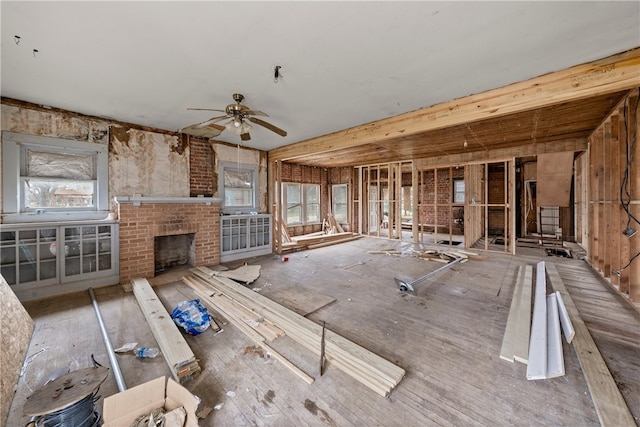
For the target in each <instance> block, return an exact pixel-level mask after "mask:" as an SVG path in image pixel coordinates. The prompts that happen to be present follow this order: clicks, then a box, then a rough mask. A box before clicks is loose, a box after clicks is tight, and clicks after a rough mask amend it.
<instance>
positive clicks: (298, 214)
mask: <svg viewBox="0 0 640 427" xmlns="http://www.w3.org/2000/svg"><path fill="white" fill-rule="evenodd" d="M300 223H302V206H300V205H293V206H289V207H287V224H300Z"/></svg>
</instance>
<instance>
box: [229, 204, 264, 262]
mask: <svg viewBox="0 0 640 427" xmlns="http://www.w3.org/2000/svg"><path fill="white" fill-rule="evenodd" d="M220 228H221V230H220V236H221V237H220V238H221V242H220V261H221V262H227V261H233V260H237V259H242V258H249V257H254V256H258V255H266V254H270V253H271V252H272V249H271V215H270V214H257V215H223V216H222V217H221V218H220Z"/></svg>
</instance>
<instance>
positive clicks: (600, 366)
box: [547, 263, 636, 426]
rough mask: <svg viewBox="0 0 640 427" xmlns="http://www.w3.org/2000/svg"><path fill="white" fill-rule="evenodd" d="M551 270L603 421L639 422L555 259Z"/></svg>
mask: <svg viewBox="0 0 640 427" xmlns="http://www.w3.org/2000/svg"><path fill="white" fill-rule="evenodd" d="M547 272H548V273H549V281H550V282H551V286H552V287H553V289H554V290H555V291H558V292H560V294H561V295H562V299H563V301H564V303H565V306H566V308H567V312H568V313H569V317H570V318H571V322H572V323H573V326H574V328H575V337H574V339H573V348H574V349H575V351H576V355H577V356H578V361H579V363H580V367H581V368H582V372H583V373H584V378H585V380H586V382H587V387H588V388H589V393H590V394H591V399H592V400H593V404H594V406H595V408H596V413H597V414H598V419H599V420H600V424H601V425H603V426H633V425H635V423H636V422H635V420H634V419H633V415H631V412H630V411H629V408H628V406H627V404H626V402H625V401H624V398H623V397H622V394H621V393H620V389H618V386H617V384H616V382H615V380H614V379H613V377H612V376H611V372H609V368H608V367H607V365H606V363H605V361H604V359H603V358H602V355H601V354H600V350H598V347H597V346H596V343H595V342H594V341H593V337H592V336H591V334H590V333H589V329H588V328H587V325H586V324H585V323H584V321H583V320H582V317H581V316H580V312H579V311H578V308H577V307H576V305H575V303H574V302H573V299H572V298H571V295H570V294H569V292H568V291H567V288H566V287H565V285H564V282H563V281H562V278H561V277H560V274H559V273H558V271H557V270H556V267H555V265H554V264H553V263H548V265H547Z"/></svg>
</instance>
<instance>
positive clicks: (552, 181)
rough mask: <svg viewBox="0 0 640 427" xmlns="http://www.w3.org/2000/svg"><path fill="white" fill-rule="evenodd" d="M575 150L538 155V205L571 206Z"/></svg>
mask: <svg viewBox="0 0 640 427" xmlns="http://www.w3.org/2000/svg"><path fill="white" fill-rule="evenodd" d="M572 176H573V152H572V151H569V152H564V153H551V154H539V155H538V182H537V190H536V191H537V195H536V197H537V201H536V202H537V204H538V206H547V207H548V206H559V207H569V206H570V201H571V200H570V199H571V197H570V196H571V177H572Z"/></svg>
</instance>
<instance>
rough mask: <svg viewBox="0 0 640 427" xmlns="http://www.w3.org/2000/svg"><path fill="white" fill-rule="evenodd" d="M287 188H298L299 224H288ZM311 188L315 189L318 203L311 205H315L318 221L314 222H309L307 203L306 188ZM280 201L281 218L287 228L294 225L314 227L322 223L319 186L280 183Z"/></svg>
mask: <svg viewBox="0 0 640 427" xmlns="http://www.w3.org/2000/svg"><path fill="white" fill-rule="evenodd" d="M288 186H296V187H298V189H299V190H298V191H299V194H300V221H299V222H290V221H289V215H288V211H289V210H288V204H289V203H288V201H287V191H288V188H287V187H288ZM310 187H313V188H315V189H316V194H317V195H318V201H317V202H316V203H313V205H317V207H318V208H317V212H318V219H317V220H316V221H312V220H309V214H310V210H309V209H308V207H309V205H311V204H312V203H309V201H308V193H309V191H308V188H310ZM281 190H282V201H281V209H282V218H283V220H284V222H285V224H286V225H287V226H289V227H291V226H296V225H314V224H321V223H322V215H321V212H322V210H321V208H322V194H321V193H320V184H311V183H300V182H283V183H282V187H281Z"/></svg>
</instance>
